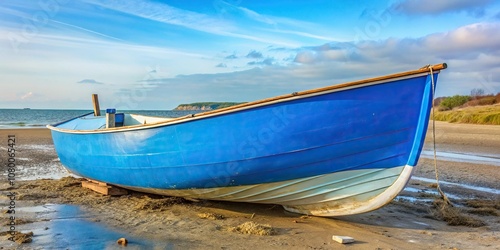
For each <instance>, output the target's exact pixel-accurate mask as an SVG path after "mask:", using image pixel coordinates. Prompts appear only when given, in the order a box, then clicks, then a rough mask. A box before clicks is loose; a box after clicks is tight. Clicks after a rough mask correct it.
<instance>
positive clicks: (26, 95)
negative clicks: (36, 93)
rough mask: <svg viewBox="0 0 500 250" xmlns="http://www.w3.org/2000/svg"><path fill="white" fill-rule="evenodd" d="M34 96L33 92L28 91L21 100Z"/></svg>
mask: <svg viewBox="0 0 500 250" xmlns="http://www.w3.org/2000/svg"><path fill="white" fill-rule="evenodd" d="M32 96H33V92H28V93H26V94H24V95H23V96H21V100H25V99H28V98H30V97H32Z"/></svg>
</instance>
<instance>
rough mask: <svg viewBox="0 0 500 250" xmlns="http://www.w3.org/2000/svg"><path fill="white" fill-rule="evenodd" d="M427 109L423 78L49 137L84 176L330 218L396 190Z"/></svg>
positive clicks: (379, 202) (427, 81) (427, 80)
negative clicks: (162, 121) (152, 123)
mask: <svg viewBox="0 0 500 250" xmlns="http://www.w3.org/2000/svg"><path fill="white" fill-rule="evenodd" d="M433 77H434V80H437V74H434V75H433ZM431 102H432V84H431V76H430V75H429V74H421V75H418V76H412V77H403V78H397V79H391V80H386V81H382V82H374V83H373V82H372V83H367V84H364V85H361V86H356V87H346V88H340V89H335V90H333V91H326V92H320V93H314V94H311V95H303V96H297V97H296V98H289V99H286V100H284V101H277V102H271V103H266V104H264V105H255V106H253V107H247V108H244V109H241V110H238V109H236V110H233V111H230V112H226V113H220V114H216V115H212V116H207V117H202V118H199V119H192V120H190V119H186V120H183V121H180V122H174V123H165V124H159V125H158V126H150V127H144V128H142V127H138V128H131V129H123V130H116V131H107V132H102V133H100V132H96V131H91V132H85V131H83V132H82V131H79V132H67V131H65V130H64V126H65V125H64V123H63V124H59V125H58V126H55V127H57V128H60V129H57V128H56V129H52V136H53V140H54V144H55V148H56V151H57V152H58V155H59V158H60V160H61V163H62V164H63V165H64V166H66V167H67V168H68V169H69V170H70V171H71V172H73V173H75V174H77V175H80V176H83V177H86V178H90V179H94V180H98V181H102V182H107V183H110V184H114V185H118V186H123V187H127V188H130V189H134V190H140V191H145V192H151V193H158V194H164V195H172V196H185V197H186V196H187V197H191V198H202V199H213V200H229V201H238V202H256V203H273V204H281V205H284V206H285V208H286V209H288V210H290V211H294V212H299V213H304V214H313V215H319V216H338V215H347V214H356V213H361V212H367V211H371V210H373V209H376V208H378V207H380V206H383V205H384V204H386V203H388V202H390V201H391V200H392V199H393V198H394V197H395V196H396V195H397V194H398V193H399V192H400V191H401V190H402V189H403V188H404V186H405V184H406V182H407V181H408V180H409V178H410V176H411V172H412V169H413V166H415V165H416V164H417V161H418V157H419V155H420V152H421V150H422V146H423V141H424V137H425V132H426V130H427V123H428V119H429V110H430V107H431V106H430V105H431Z"/></svg>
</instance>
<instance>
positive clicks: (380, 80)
mask: <svg viewBox="0 0 500 250" xmlns="http://www.w3.org/2000/svg"><path fill="white" fill-rule="evenodd" d="M447 67H448V66H447V64H446V63H441V64H436V65H432V66H431V65H427V66H424V67H422V68H420V69H417V70H411V71H406V72H400V73H395V74H390V75H384V76H379V77H373V78H367V79H362V80H357V81H352V82H347V83H340V84H335V85H330V86H327V87H321V88H316V89H311V90H305V91H300V92H293V93H291V94H286V95H280V96H275V97H271V98H266V99H262V100H257V101H252V102H247V103H242V104H238V105H235V106H231V107H226V108H222V109H216V110H211V111H207V112H203V113H198V114H191V115H187V116H182V117H178V118H174V119H170V120H167V121H161V122H156V123H149V124H139V125H132V126H123V127H115V128H107V129H94V130H73V129H63V128H57V127H56V126H58V125H61V124H63V123H66V122H69V121H72V120H75V119H78V118H81V117H83V116H86V115H89V114H90V113H89V114H85V115H82V116H78V117H75V118H73V119H69V120H67V121H63V122H59V123H56V124H53V125H47V128H48V129H50V130H53V131H58V132H63V133H72V134H96V133H114V132H124V131H131V130H142V129H150V128H156V127H162V126H167V125H173V124H178V123H184V122H190V121H195V120H198V119H204V118H208V117H213V116H218V115H224V114H228V113H233V112H238V111H242V110H247V109H251V108H257V107H261V106H267V105H272V104H276V103H280V102H285V101H291V100H297V99H302V98H307V97H312V96H317V95H323V94H328V93H332V92H338V91H344V90H349V89H353V88H361V87H366V86H371V85H377V84H384V83H388V82H393V81H397V80H402V79H409V78H414V77H418V76H423V75H428V74H430V73H431V72H432V73H435V74H438V73H439V72H440V70H442V69H446V68H447Z"/></svg>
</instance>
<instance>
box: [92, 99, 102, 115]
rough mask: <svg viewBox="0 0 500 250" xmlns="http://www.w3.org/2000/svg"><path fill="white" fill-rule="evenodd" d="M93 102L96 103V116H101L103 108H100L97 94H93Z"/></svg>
mask: <svg viewBox="0 0 500 250" xmlns="http://www.w3.org/2000/svg"><path fill="white" fill-rule="evenodd" d="M92 104H94V116H101V109H100V108H99V98H98V97H97V94H92Z"/></svg>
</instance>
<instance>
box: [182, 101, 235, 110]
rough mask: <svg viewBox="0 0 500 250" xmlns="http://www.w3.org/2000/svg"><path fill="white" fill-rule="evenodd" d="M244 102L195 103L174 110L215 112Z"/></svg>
mask: <svg viewBox="0 0 500 250" xmlns="http://www.w3.org/2000/svg"><path fill="white" fill-rule="evenodd" d="M242 103H244V102H195V103H189V104H180V105H179V106H177V107H176V108H175V109H174V110H214V109H220V108H227V107H230V106H234V105H238V104H242Z"/></svg>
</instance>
